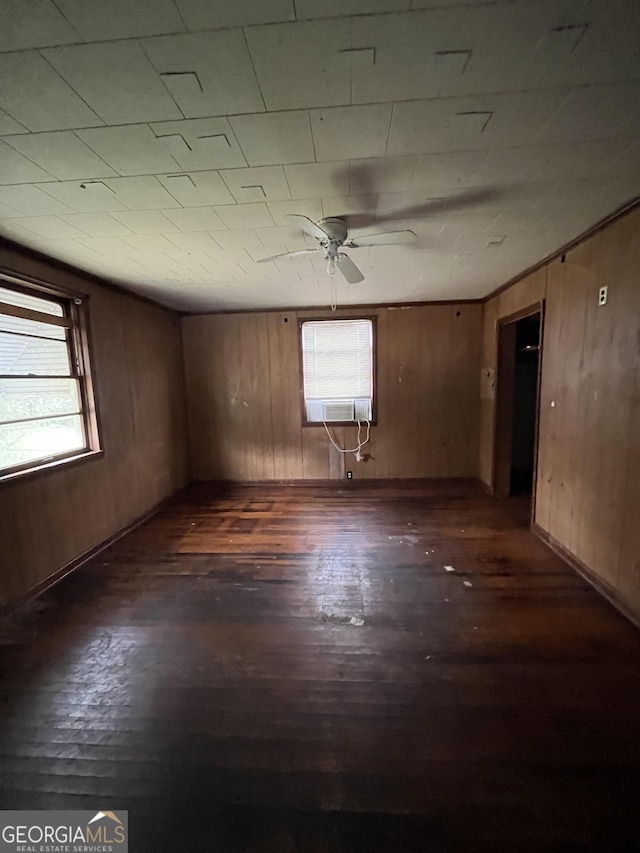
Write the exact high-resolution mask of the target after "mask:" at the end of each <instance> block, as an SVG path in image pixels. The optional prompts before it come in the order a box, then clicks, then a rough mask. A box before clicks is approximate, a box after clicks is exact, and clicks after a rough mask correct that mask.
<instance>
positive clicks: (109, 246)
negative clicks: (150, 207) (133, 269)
mask: <svg viewBox="0 0 640 853" xmlns="http://www.w3.org/2000/svg"><path fill="white" fill-rule="evenodd" d="M132 236H135V235H132ZM78 242H79V243H80V244H81V245H82V246H85V247H86V248H88V249H91V250H92V251H94V252H97V253H98V254H99V255H104V256H105V257H106V258H107V260H108V261H109V265H110V266H111V265H114V266H115V265H117V264H118V263H119V262H121V261H122V260H123V258H128V259H132V258H133V257H134V255H135V252H134V250H133V248H132V247H131V246H130V245H128V244H127V243H125V242H124V240H121V239H120V238H119V237H86V238H84V237H83V238H82V239H78ZM128 268H129V267H128V264H127V265H126V266H125V267H124V269H125V270H128Z"/></svg>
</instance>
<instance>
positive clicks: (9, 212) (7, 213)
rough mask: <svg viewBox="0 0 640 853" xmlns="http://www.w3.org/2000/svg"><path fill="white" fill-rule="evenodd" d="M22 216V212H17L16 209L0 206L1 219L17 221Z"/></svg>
mask: <svg viewBox="0 0 640 853" xmlns="http://www.w3.org/2000/svg"><path fill="white" fill-rule="evenodd" d="M20 215H21V214H20V211H19V210H16V209H15V207H9V206H8V205H6V204H0V219H16V218H17V217H18V216H20Z"/></svg>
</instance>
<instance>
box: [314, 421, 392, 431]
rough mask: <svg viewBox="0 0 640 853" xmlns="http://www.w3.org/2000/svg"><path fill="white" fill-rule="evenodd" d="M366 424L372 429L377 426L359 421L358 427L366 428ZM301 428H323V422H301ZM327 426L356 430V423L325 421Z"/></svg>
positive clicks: (373, 423) (375, 423) (372, 422)
mask: <svg viewBox="0 0 640 853" xmlns="http://www.w3.org/2000/svg"><path fill="white" fill-rule="evenodd" d="M367 423H368V424H369V426H372V427H374V426H378V422H377V421H375V420H373V421H365V420H362V421H360V426H361V427H365V428H366V426H367ZM302 426H303V427H324V422H323V421H302ZM327 426H328V427H353V428H354V429H358V421H327Z"/></svg>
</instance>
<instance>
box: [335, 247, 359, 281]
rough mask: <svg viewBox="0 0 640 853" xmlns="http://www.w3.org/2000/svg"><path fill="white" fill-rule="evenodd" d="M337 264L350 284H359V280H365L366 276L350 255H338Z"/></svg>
mask: <svg viewBox="0 0 640 853" xmlns="http://www.w3.org/2000/svg"><path fill="white" fill-rule="evenodd" d="M336 264H337V267H338V269H339V270H340V272H341V273H342V275H343V276H344V277H345V279H346V280H347V282H348V283H349V284H358V282H359V281H364V276H363V275H362V273H361V272H360V270H359V269H358V267H357V266H356V265H355V264H354V263H353V261H352V260H351V258H350V257H349V256H348V255H342V254H340V255H338V257H337V258H336Z"/></svg>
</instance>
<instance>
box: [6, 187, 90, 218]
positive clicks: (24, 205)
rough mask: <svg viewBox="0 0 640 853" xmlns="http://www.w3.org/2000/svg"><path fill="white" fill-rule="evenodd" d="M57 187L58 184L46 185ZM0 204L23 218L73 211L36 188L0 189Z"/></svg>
mask: <svg viewBox="0 0 640 853" xmlns="http://www.w3.org/2000/svg"><path fill="white" fill-rule="evenodd" d="M45 186H47V187H57V186H59V184H46V185H45ZM0 204H5V205H7V206H8V207H12V208H14V209H15V210H18V211H20V213H21V214H23V215H24V216H46V215H55V214H58V213H73V209H72V208H70V207H68V206H67V205H66V204H63V203H62V202H61V201H59V200H57V199H55V198H52V197H51V195H49V194H48V193H46V192H43V190H41V189H39V188H38V187H34V186H30V185H28V184H24V185H23V186H12V187H0Z"/></svg>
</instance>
